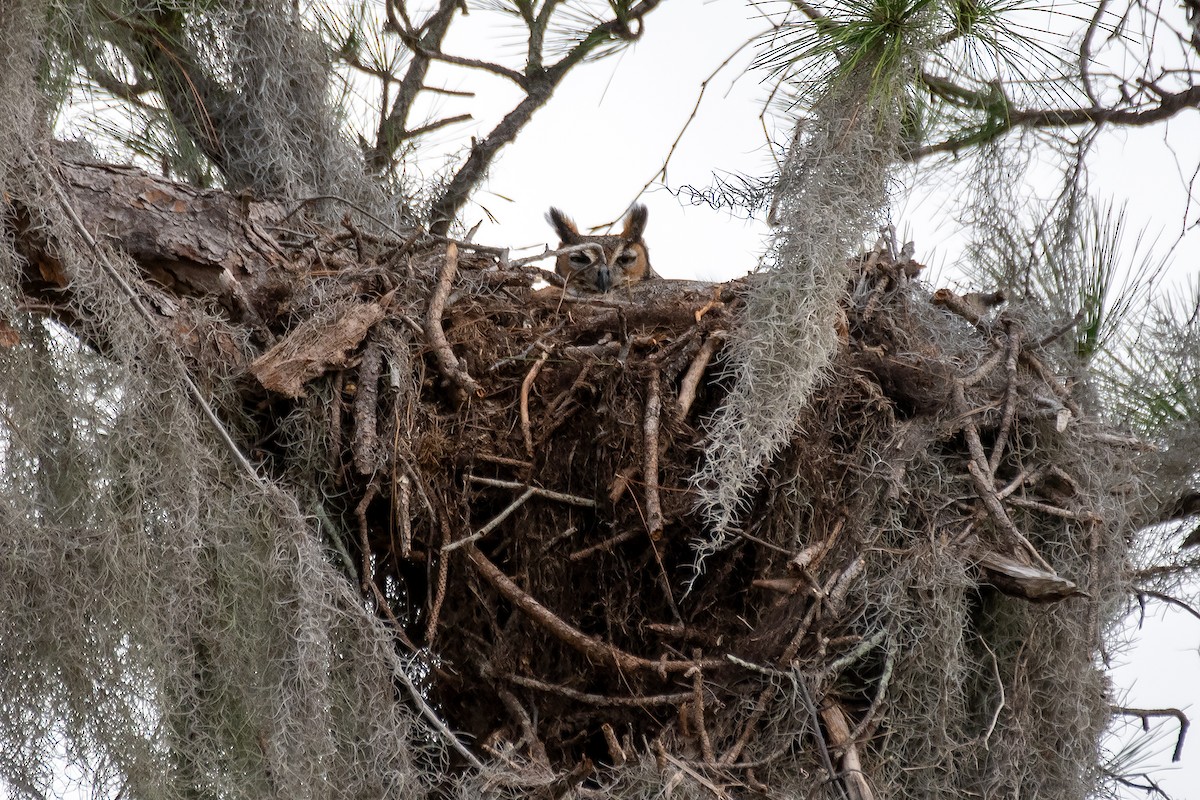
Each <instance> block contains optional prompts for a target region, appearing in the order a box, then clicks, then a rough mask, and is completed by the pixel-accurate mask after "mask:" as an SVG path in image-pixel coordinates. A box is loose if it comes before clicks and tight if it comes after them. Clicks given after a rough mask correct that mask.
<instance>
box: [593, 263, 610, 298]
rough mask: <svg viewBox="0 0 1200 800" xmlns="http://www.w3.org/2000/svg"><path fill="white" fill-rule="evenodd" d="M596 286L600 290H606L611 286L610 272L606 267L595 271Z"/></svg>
mask: <svg viewBox="0 0 1200 800" xmlns="http://www.w3.org/2000/svg"><path fill="white" fill-rule="evenodd" d="M596 288H598V289H599V290H600V291H602V292H607V291H608V290H609V289H611V288H612V274H611V273H610V272H609V271H608V267H601V268H600V269H598V270H597V271H596Z"/></svg>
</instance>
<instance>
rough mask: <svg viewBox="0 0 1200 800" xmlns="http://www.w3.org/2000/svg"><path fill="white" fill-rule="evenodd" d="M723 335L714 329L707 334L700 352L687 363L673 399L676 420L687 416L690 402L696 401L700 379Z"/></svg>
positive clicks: (690, 407) (690, 406)
mask: <svg viewBox="0 0 1200 800" xmlns="http://www.w3.org/2000/svg"><path fill="white" fill-rule="evenodd" d="M724 337H725V333H724V331H714V332H713V333H711V334H709V337H708V338H707V339H705V340H704V344H703V345H701V347H700V352H698V353H696V357H695V358H693V359H692V363H691V364H689V365H688V369H687V372H685V373H684V375H683V381H682V382H681V383H680V384H679V397H678V398H677V399H676V400H675V419H676V420H677V421H680V422H682V421H683V420H684V419H686V418H687V415H688V412H689V411H691V410H692V403H694V402H696V390H697V389H698V388H699V386H700V381H701V379H703V378H704V372H705V370H707V369H708V363H709V362H710V361H712V357H713V355H714V354H715V353H716V352H717V347H719V346H720V344H721V342H722V340H723V339H724Z"/></svg>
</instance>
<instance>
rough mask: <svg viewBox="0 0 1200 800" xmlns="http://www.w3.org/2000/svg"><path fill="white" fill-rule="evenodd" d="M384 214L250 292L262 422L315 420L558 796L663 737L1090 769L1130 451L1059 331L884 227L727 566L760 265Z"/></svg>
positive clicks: (873, 789)
mask: <svg viewBox="0 0 1200 800" xmlns="http://www.w3.org/2000/svg"><path fill="white" fill-rule="evenodd" d="M362 236H363V234H361V233H357V232H356V236H349V235H343V236H342V237H341V238H340V239H339V241H340V242H341V244H342V246H343V247H344V248H345V251H344V255H345V258H344V259H343V260H342V261H340V262H339V261H336V260H333V262H332V263H331V258H332V257H331V256H330V255H328V254H327V255H326V256H325V257H324V258H323V260H322V263H321V264H320V265H319V266H320V269H317V267H318V265H316V264H309V265H308V266H309V268H310V269H309V270H308V271H307V272H304V271H303V270H301V271H299V272H298V273H297V274H296V276H293V278H292V279H291V282H290V283H286V282H283V283H280V284H279V285H276V286H274V287H273V288H272V289H270V290H269V291H268V290H266V289H262V290H261V292H260V294H259V295H258V296H256V297H254V298H251V301H252V304H254V305H257V306H258V308H259V312H258V314H259V316H261V317H262V318H263V319H264V320H267V322H265V323H264V325H265V327H267V328H274V330H275V332H274V333H272V334H271V341H274V342H275V344H274V346H273V347H272V348H271V349H269V350H268V351H267V352H266V353H265V355H263V356H261V357H260V358H259V359H258V361H256V362H255V364H254V365H253V366H252V369H251V372H252V373H253V374H254V375H255V376H256V377H257V378H258V379H259V381H260V383H261V384H262V386H265V387H267V388H268V389H269V390H271V391H270V393H269V395H268V399H267V401H266V402H264V403H263V404H262V405H261V409H262V410H261V412H260V414H261V416H262V418H263V419H262V421H261V424H263V425H268V424H269V425H272V426H275V427H276V428H277V429H279V430H289V429H291V430H292V433H291V434H289V435H287V436H284V435H282V434H280V435H279V436H278V441H273V440H272V439H271V438H270V437H265V438H264V439H263V440H262V441H261V442H260V448H261V450H260V454H261V455H263V456H264V457H266V458H267V459H268V460H275V461H276V463H278V464H279V465H280V467H281V468H283V469H282V471H283V472H289V471H290V472H291V474H292V475H293V478H294V477H295V476H296V475H298V474H300V473H297V472H296V471H295V470H296V468H297V466H298V465H303V466H304V468H305V469H306V470H309V472H308V473H307V474H308V475H310V476H311V477H312V479H313V480H315V481H316V483H317V489H318V490H319V493H320V494H321V495H322V496H323V497H324V500H323V504H322V509H323V511H322V514H324V515H327V516H328V517H329V518H330V519H332V521H333V524H332V525H331V526H330V528H329V529H330V530H331V531H333V533H332V534H331V536H330V548H331V554H332V555H331V557H332V558H334V559H335V560H336V561H339V563H342V564H343V566H344V568H345V570H346V571H348V572H350V573H352V574H353V577H354V579H355V580H357V581H358V582H359V583H360V584H361V586H362V588H363V592H364V595H365V598H366V601H367V602H368V603H370V604H371V605H372V606H373V607H374V608H375V609H376V610H377V612H378V613H379V614H380V615H381V616H382V617H385V618H386V619H387V620H388V621H389V624H391V625H392V626H393V629H394V632H395V635H396V638H397V641H398V646H399V647H401V648H403V649H405V650H408V651H410V652H414V653H421V654H423V657H424V658H425V659H426V663H427V671H426V673H425V676H424V681H425V682H424V685H423V686H422V691H423V694H424V695H425V697H426V698H427V699H428V700H429V702H430V707H431V708H432V709H433V710H434V711H435V712H436V713H437V714H438V715H440V716H441V717H442V719H443V720H444V721H445V722H446V724H447V725H448V726H449V728H451V729H453V730H454V731H457V732H458V733H459V734H460V735H461V737H462V740H463V741H464V742H466V743H467V747H469V748H470V749H471V750H473V751H474V752H475V753H477V754H479V755H480V756H481V757H483V758H485V759H493V760H495V762H496V763H499V764H501V765H502V766H503V767H504V768H505V770H507V774H509V775H510V776H511V775H513V774H516V775H522V776H525V778H526V779H528V780H529V781H532V782H534V783H537V784H538V785H545V786H549V787H551V788H554V790H555V791H557V792H558V793H560V794H561V793H562V792H566V791H567V790H571V789H578V790H580V791H586V790H587V789H588V787H592V788H595V787H597V786H601V785H603V784H604V783H605V782H606V781H608V780H617V777H615V776H617V775H618V773H619V771H615V772H614V771H612V770H610V769H608V768H610V767H613V768H615V767H620V766H622V765H627V764H631V763H633V762H636V761H638V760H641V761H642V762H643V763H647V764H648V763H653V764H655V765H656V766H655V767H654V769H657V770H658V771H659V772H660V773H662V774H663V775H664V776H667V777H666V778H665V779H666V780H668V782H669V783H670V784H671V785H672V786H676V785H679V784H680V783H686V785H688V786H692V787H694V788H696V790H697V791H700V792H701V793H706V792H716V793H718V794H720V793H721V792H724V791H726V790H728V789H730V788H732V787H736V786H745V787H750V788H753V789H755V790H757V791H761V792H767V793H772V792H775V793H778V792H781V791H782V790H783V788H784V787H790V788H789V789H788V791H792V790H795V789H796V787H798V786H808V787H809V788H810V789H812V790H813V791H817V793H818V794H820V793H821V792H832V793H834V794H840V793H841V792H843V791H846V792H849V793H850V796H853V797H871V796H873V794H874V793H879V794H880V795H881V796H888V795H889V794H893V793H895V792H908V793H909V796H937V795H938V793H939V792H946V793H948V794H947V796H951V795H953V793H954V792H956V791H960V790H964V789H970V788H972V787H979V786H984V785H987V786H992V787H995V788H997V790H1000V789H1007V790H1012V791H1031V790H1034V789H1036V790H1037V791H1044V792H1053V793H1058V794H1055V796H1069V795H1070V794H1072V793H1076V792H1078V793H1080V794H1081V793H1082V792H1083V791H1086V789H1087V787H1088V786H1091V785H1092V780H1093V778H1094V776H1095V769H1096V765H1095V744H1096V740H1097V737H1098V736H1099V734H1100V731H1101V730H1102V728H1103V726H1104V723H1105V720H1106V719H1107V704H1106V701H1105V699H1104V685H1103V681H1102V679H1101V677H1100V675H1099V673H1098V672H1096V670H1095V669H1094V663H1095V662H1094V655H1095V653H1096V651H1097V648H1098V647H1099V646H1100V641H1101V635H1100V634H1101V632H1102V629H1103V628H1104V626H1105V625H1106V624H1107V623H1108V620H1109V616H1110V614H1111V613H1112V608H1113V605H1112V600H1113V598H1114V596H1115V589H1114V587H1115V585H1116V583H1117V581H1118V580H1119V572H1120V567H1121V564H1122V559H1123V554H1124V544H1123V542H1122V539H1121V534H1120V529H1121V525H1122V523H1123V519H1124V518H1123V516H1122V515H1121V514H1120V513H1119V512H1118V511H1117V510H1116V509H1119V498H1118V499H1114V495H1113V493H1112V491H1111V489H1112V486H1113V485H1115V484H1116V483H1117V482H1118V480H1119V479H1123V477H1127V476H1122V475H1119V474H1118V473H1119V472H1120V470H1119V469H1116V468H1114V467H1113V466H1112V464H1111V463H1106V462H1107V461H1112V460H1111V459H1107V456H1106V455H1105V453H1107V452H1109V451H1110V450H1111V448H1112V447H1119V446H1120V445H1119V444H1115V445H1114V444H1113V440H1112V437H1106V436H1105V435H1103V434H1102V432H1098V431H1096V430H1095V429H1094V428H1093V427H1092V426H1090V425H1089V424H1088V423H1087V421H1086V420H1085V419H1084V418H1083V415H1082V414H1081V412H1080V409H1079V407H1078V405H1077V404H1076V401H1075V400H1074V399H1073V397H1072V391H1071V387H1070V386H1069V385H1068V384H1067V383H1065V382H1064V381H1063V380H1062V379H1060V378H1059V377H1057V376H1056V374H1055V369H1054V367H1053V355H1052V349H1053V347H1054V341H1053V339H1054V337H1055V335H1056V334H1055V333H1054V332H1037V331H1028V330H1026V329H1025V326H1024V325H1023V324H1021V323H1020V322H1019V320H1018V319H1017V318H1016V317H1015V316H1013V315H1011V314H1009V313H1006V312H1004V311H1003V310H1002V309H1001V310H997V309H996V308H994V306H996V304H997V303H999V302H1001V301H1002V298H1000V297H997V296H978V295H976V296H966V297H959V296H957V295H954V294H952V293H950V292H948V291H941V292H938V293H936V294H934V295H930V294H929V293H928V292H927V291H926V290H925V289H924V288H923V287H922V286H921V285H920V284H919V283H918V282H917V281H916V280H915V279H914V278H915V275H916V273H917V270H918V269H919V265H916V264H913V263H912V262H904V261H898V260H896V259H893V258H892V257H891V256H889V254H888V252H887V251H886V248H882V247H881V248H879V249H877V250H876V251H875V252H872V253H871V254H869V255H868V256H865V257H864V258H863V259H862V260H861V263H860V264H859V268H858V269H857V270H856V273H855V276H854V278H853V283H852V285H851V286H850V287H849V292H848V293H847V297H848V301H847V303H846V305H845V307H844V308H843V313H842V314H841V316H840V317H839V318H838V319H836V320H834V321H832V322H831V324H835V325H836V326H837V327H838V332H839V335H840V337H841V342H842V346H841V349H840V352H839V354H838V356H837V358H836V361H835V363H834V364H833V365H832V369H831V372H830V377H829V380H828V381H827V383H826V384H825V386H824V388H823V389H822V390H821V391H819V392H818V394H817V396H816V397H814V398H813V401H812V402H811V404H810V406H809V408H808V410H807V412H806V413H805V415H804V416H803V418H802V419H800V420H798V425H797V430H798V433H797V434H796V437H795V439H794V441H793V443H792V444H791V446H790V447H789V448H788V449H787V450H786V451H785V452H784V453H782V454H780V455H779V457H778V458H777V459H775V461H774V463H772V464H770V465H764V469H763V478H762V482H761V491H760V492H759V493H758V495H757V496H756V497H755V498H754V501H753V510H752V512H751V513H750V514H749V516H748V517H747V520H746V525H745V526H744V529H743V531H742V534H741V536H740V537H739V539H738V540H737V541H736V542H735V544H733V545H732V546H731V547H729V548H727V549H725V550H723V551H722V552H719V553H717V554H716V555H714V556H711V557H709V558H708V559H707V560H706V561H705V562H704V563H703V565H702V566H703V569H702V570H701V571H697V555H696V552H697V551H696V548H695V544H696V542H697V541H698V540H700V539H702V538H703V536H704V531H705V524H704V521H703V520H702V519H700V518H699V517H698V516H697V514H696V513H695V511H694V499H693V493H692V485H691V484H690V480H691V478H692V476H693V475H694V474H695V471H696V466H697V464H698V463H699V460H700V459H702V458H703V453H704V447H705V419H706V417H707V416H708V415H709V414H710V413H711V412H713V411H714V410H715V409H716V408H717V407H718V406H719V404H720V403H721V401H722V397H723V395H724V393H725V391H726V386H725V384H723V380H726V378H724V377H723V374H722V369H721V349H722V343H723V342H724V341H725V340H726V338H727V337H728V336H729V335H731V334H732V332H733V331H734V330H735V328H736V325H737V316H738V313H739V308H740V307H741V298H742V297H744V295H745V292H746V291H748V290H749V287H751V286H752V282H753V280H754V278H753V276H751V277H750V278H748V279H746V280H744V281H735V282H733V283H729V284H721V285H710V284H697V283H688V282H672V281H657V282H652V283H647V284H644V285H642V286H640V287H636V288H635V289H634V290H633V291H630V292H627V293H623V294H614V295H600V296H586V297H579V296H573V295H571V294H569V293H566V292H564V290H563V289H562V288H561V287H560V286H557V285H555V284H554V283H551V285H549V286H545V285H544V280H543V279H545V278H546V277H547V274H546V273H544V272H541V271H540V270H537V269H535V268H532V267H529V266H527V265H522V264H521V263H520V262H516V263H514V262H510V261H509V259H508V257H507V254H505V253H502V252H499V251H490V250H488V249H487V248H478V249H477V250H475V249H470V248H468V247H464V248H463V254H462V256H461V257H460V254H459V248H457V247H455V246H454V245H451V246H449V248H445V247H444V246H437V247H434V248H432V249H425V250H420V249H414V248H413V247H412V242H407V243H403V244H402V245H397V244H396V243H393V244H392V246H391V247H390V248H389V247H383V246H379V247H376V248H375V249H373V250H372V249H371V248H370V247H369V246H368V247H367V248H366V250H365V251H364V243H363V240H362ZM367 244H368V245H369V244H370V242H368V243H367ZM377 244H378V243H377ZM364 252H367V253H368V255H367V256H364V255H363V253H364ZM549 277H550V279H551V280H553V276H549ZM285 284H286V285H285ZM539 286H540V287H541V288H536V287H539ZM406 298H407V299H406ZM1057 335H1061V332H1059V333H1058V334H1057ZM304 397H307V398H308V399H307V400H305V399H303V398H304ZM270 420H274V421H273V422H269V421H270ZM281 420H282V421H281ZM289 426H290V428H289ZM296 428H303V429H304V430H306V431H307V433H306V434H304V435H303V437H300V438H299V439H298V438H297V437H298V436H299V435H298V434H295V432H294V429H296ZM304 437H307V440H308V441H309V442H310V443H311V442H316V443H317V445H316V446H315V448H314V449H312V450H311V451H310V452H307V453H306V455H304V456H303V457H302V456H301V453H300V450H298V449H297V447H296V444H295V443H296V441H298V440H302V439H303V438H304ZM285 441H286V442H287V443H288V444H286V445H284V444H283V442H285ZM289 448H290V449H289ZM338 531H340V533H339V532H338ZM922 726H924V727H922ZM1033 749H1037V751H1038V752H1041V753H1042V756H1041V757H1039V758H1029V757H1028V754H1029V753H1030V752H1031V751H1032V750H1033ZM1021 754H1025V756H1024V757H1018V756H1020V755H1021ZM649 758H652V759H653V762H650V761H647V760H646V759H649ZM839 786H840V787H841V788H837V789H835V788H833V787H839ZM555 787H557V788H555ZM548 791H549V790H548ZM806 791H807V790H806ZM552 793H553V792H552ZM784 793H786V792H784ZM1034 793H1036V792H1034ZM831 796H833V795H831Z"/></svg>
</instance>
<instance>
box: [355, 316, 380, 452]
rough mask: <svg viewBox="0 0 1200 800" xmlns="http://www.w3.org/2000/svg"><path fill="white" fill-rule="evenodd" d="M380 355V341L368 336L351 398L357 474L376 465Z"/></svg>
mask: <svg viewBox="0 0 1200 800" xmlns="http://www.w3.org/2000/svg"><path fill="white" fill-rule="evenodd" d="M382 363H383V355H382V353H381V352H380V350H379V342H378V341H376V340H375V337H374V336H368V339H367V345H366V347H365V348H364V349H363V355H362V361H361V362H359V365H358V394H357V395H355V397H354V441H353V443H352V444H353V448H354V466H355V468H356V469H357V470H358V474H359V475H371V474H372V473H374V472H375V470H376V469H377V468H378V466H379V463H378V462H379V458H378V449H379V448H378V435H377V420H376V418H375V414H376V411H377V409H378V406H379V404H378V403H377V402H376V400H377V398H378V396H379V368H380V366H381V364H382Z"/></svg>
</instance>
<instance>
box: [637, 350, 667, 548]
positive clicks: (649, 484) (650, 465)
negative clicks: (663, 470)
mask: <svg viewBox="0 0 1200 800" xmlns="http://www.w3.org/2000/svg"><path fill="white" fill-rule="evenodd" d="M661 383H662V379H661V376H660V375H659V373H658V370H654V371H652V372H651V373H650V377H649V379H648V380H647V381H646V416H645V419H644V420H643V421H642V478H643V480H645V482H646V485H645V489H646V530H647V531H649V533H650V541H651V542H656V541H658V540H659V539H660V538H662V532H663V514H662V501H661V498H660V497H659V494H658V415H659V411H660V410H661V409H662V398H661V397H660V392H661Z"/></svg>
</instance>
